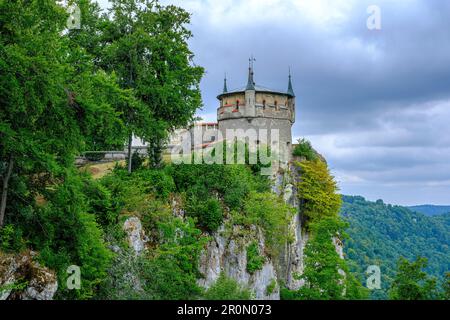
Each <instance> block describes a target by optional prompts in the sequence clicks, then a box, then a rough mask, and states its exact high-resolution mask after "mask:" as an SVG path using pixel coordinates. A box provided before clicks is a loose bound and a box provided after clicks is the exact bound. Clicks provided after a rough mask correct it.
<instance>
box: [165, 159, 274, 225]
mask: <svg viewBox="0 0 450 320" xmlns="http://www.w3.org/2000/svg"><path fill="white" fill-rule="evenodd" d="M167 170H168V172H170V174H171V175H172V176H173V179H174V182H175V185H176V190H177V191H178V192H179V193H184V194H185V195H186V197H185V198H186V202H187V214H188V215H190V216H192V217H195V218H197V221H198V225H199V226H201V227H202V228H206V229H207V230H209V231H215V230H216V229H217V227H218V226H220V224H221V223H222V220H223V213H222V212H223V209H222V206H221V205H220V202H219V201H218V200H217V199H223V204H224V205H225V206H226V207H227V208H228V209H230V210H242V208H243V206H244V202H245V199H246V198H247V197H248V196H249V195H250V193H251V192H256V191H258V192H259V191H265V190H269V184H268V181H267V179H266V178H261V176H259V175H254V174H253V173H252V171H251V169H250V168H249V167H248V166H245V165H217V164H211V165H207V164H194V165H190V164H180V165H172V166H169V167H168V169H167Z"/></svg>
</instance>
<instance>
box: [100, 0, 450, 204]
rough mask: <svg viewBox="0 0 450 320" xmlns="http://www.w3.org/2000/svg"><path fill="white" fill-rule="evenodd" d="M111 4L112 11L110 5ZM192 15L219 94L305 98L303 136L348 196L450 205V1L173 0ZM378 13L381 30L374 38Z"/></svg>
mask: <svg viewBox="0 0 450 320" xmlns="http://www.w3.org/2000/svg"><path fill="white" fill-rule="evenodd" d="M100 2H106V1H100ZM162 3H164V4H169V3H171V4H176V5H179V6H181V7H183V8H185V9H186V10H188V11H189V12H191V13H192V24H191V26H190V29H191V30H192V32H193V34H194V38H193V39H192V40H191V49H192V51H193V52H194V54H195V62H196V64H198V65H201V66H203V67H204V68H205V69H206V74H205V77H204V78H203V80H202V85H201V89H202V95H203V100H204V109H203V110H202V111H201V112H199V115H200V116H202V117H203V118H204V119H205V120H213V121H215V120H216V108H217V106H218V101H217V100H216V98H215V97H216V96H217V94H218V93H220V91H221V90H222V87H223V76H224V73H225V72H226V73H227V75H228V88H229V89H232V88H236V87H241V86H244V85H245V84H246V76H247V67H248V58H249V56H250V55H251V54H253V55H254V56H255V58H256V62H255V82H256V83H257V84H260V85H263V86H267V87H270V88H275V89H280V90H283V91H284V90H286V89H287V76H288V68H289V66H290V67H291V70H292V75H293V85H294V91H295V93H296V96H297V103H296V105H297V118H296V123H295V124H294V127H293V134H294V137H306V138H308V139H309V140H311V142H312V143H313V145H314V147H315V148H316V149H317V150H318V151H319V152H320V153H321V154H323V155H324V156H325V157H326V159H327V161H328V163H329V165H330V168H331V170H332V172H333V174H334V175H335V176H336V178H337V180H338V182H339V186H340V188H341V192H342V193H344V194H353V195H362V196H365V197H366V198H368V199H370V200H376V199H379V198H380V199H384V200H385V202H388V203H393V204H402V205H413V204H423V203H432V204H450V1H443V0H403V1H402V0H396V1H392V0H390V1H388V0H386V1H378V0H371V1H365V0H363V1H362V0H355V1H353V0H346V1H343V0H246V1H244V0H172V1H170V0H164V1H162ZM369 5H378V6H379V8H380V9H381V30H369V29H368V28H367V25H366V21H367V19H368V17H369V14H368V13H367V8H368V6H369Z"/></svg>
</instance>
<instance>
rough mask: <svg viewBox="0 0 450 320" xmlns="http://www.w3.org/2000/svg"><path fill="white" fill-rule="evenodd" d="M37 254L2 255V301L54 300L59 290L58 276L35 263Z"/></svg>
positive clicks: (0, 272)
mask: <svg viewBox="0 0 450 320" xmlns="http://www.w3.org/2000/svg"><path fill="white" fill-rule="evenodd" d="M36 255H37V254H36V253H35V252H33V251H28V252H25V253H21V254H14V255H13V254H5V253H0V300H6V299H8V300H15V299H21V300H52V299H53V296H54V294H55V293H56V290H57V289H58V281H57V277H56V274H55V273H54V272H53V271H51V270H49V269H47V268H45V267H42V266H41V265H40V264H39V263H38V262H36V261H34V258H35V256H36Z"/></svg>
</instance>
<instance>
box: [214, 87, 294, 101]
mask: <svg viewBox="0 0 450 320" xmlns="http://www.w3.org/2000/svg"><path fill="white" fill-rule="evenodd" d="M246 90H248V89H247V86H244V87H240V88H237V89H234V90H230V91H227V92H223V93H221V94H220V95H218V96H217V99H219V100H220V99H222V98H223V97H226V96H229V95H233V94H236V93H245V91H246ZM254 90H255V91H256V92H263V93H274V94H279V95H285V96H288V97H295V95H294V94H293V91H292V93H291V92H283V91H279V90H275V89H270V88H266V87H263V86H260V85H256V84H255V85H254Z"/></svg>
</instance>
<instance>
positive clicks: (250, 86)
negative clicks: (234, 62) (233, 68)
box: [246, 55, 256, 90]
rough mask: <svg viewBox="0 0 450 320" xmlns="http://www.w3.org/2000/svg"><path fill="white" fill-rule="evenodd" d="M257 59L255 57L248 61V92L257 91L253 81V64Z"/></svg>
mask: <svg viewBox="0 0 450 320" xmlns="http://www.w3.org/2000/svg"><path fill="white" fill-rule="evenodd" d="M254 61H256V59H255V58H254V57H253V55H252V56H251V57H250V59H248V82H247V88H246V90H255V81H254V80H253V62H254Z"/></svg>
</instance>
